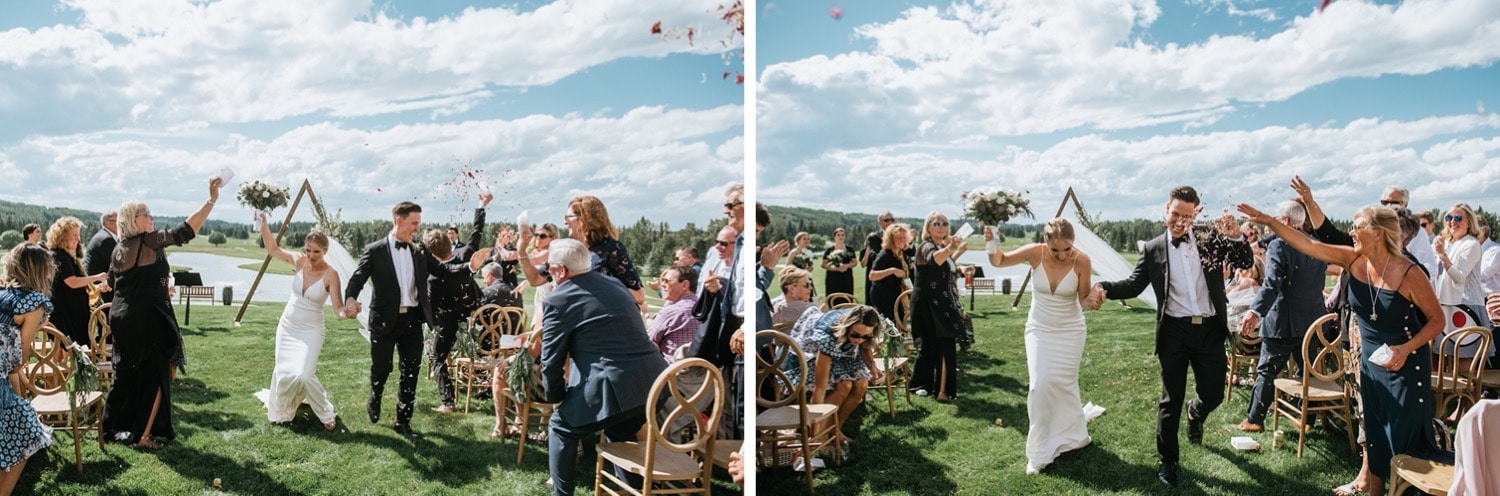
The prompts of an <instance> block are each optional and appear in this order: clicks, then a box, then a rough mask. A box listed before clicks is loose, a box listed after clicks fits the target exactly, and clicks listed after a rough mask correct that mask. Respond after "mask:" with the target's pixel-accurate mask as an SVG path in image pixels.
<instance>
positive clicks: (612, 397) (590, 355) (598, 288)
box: [541, 206, 666, 496]
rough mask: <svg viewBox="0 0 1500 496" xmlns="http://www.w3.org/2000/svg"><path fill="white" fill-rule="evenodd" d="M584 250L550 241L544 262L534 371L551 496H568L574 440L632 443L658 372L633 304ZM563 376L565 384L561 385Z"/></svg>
mask: <svg viewBox="0 0 1500 496" xmlns="http://www.w3.org/2000/svg"><path fill="white" fill-rule="evenodd" d="M601 207H602V206H601ZM575 222H576V221H575ZM590 251H591V250H588V249H586V248H585V247H584V245H583V244H582V243H581V242H579V241H578V240H558V241H557V242H556V243H553V248H552V251H551V253H550V254H549V258H548V260H547V262H548V263H547V271H548V272H550V273H552V278H553V280H555V281H557V289H555V290H554V291H553V292H552V294H551V295H549V296H548V297H547V303H546V304H545V305H544V308H545V309H546V310H544V313H543V314H542V322H543V323H542V334H541V337H542V354H541V370H542V389H543V393H544V396H545V397H544V400H545V401H546V402H548V403H557V407H556V408H555V409H554V410H553V411H552V420H551V422H550V423H549V424H548V425H549V431H550V436H549V437H548V439H547V441H548V447H547V448H548V449H547V453H548V457H547V467H548V471H549V472H550V473H551V475H552V482H553V484H552V494H554V495H557V496H567V495H571V494H573V487H574V470H573V469H574V467H575V466H576V463H577V460H576V458H577V457H576V456H575V455H576V454H577V451H578V443H579V441H580V440H583V439H585V438H590V437H597V436H598V435H599V434H598V433H600V432H603V433H604V434H605V436H606V437H607V438H608V439H609V441H611V442H616V441H633V440H635V439H636V432H637V431H638V430H639V429H640V428H641V425H643V424H645V422H646V395H647V392H648V391H649V390H650V389H651V384H652V383H653V382H654V381H656V377H657V376H658V375H661V372H662V371H663V370H665V369H666V362H665V361H663V360H662V358H661V353H660V352H659V351H658V350H657V348H656V347H655V346H653V345H652V344H651V342H650V341H649V340H647V339H646V329H645V326H644V325H643V323H642V322H641V318H640V315H639V312H638V311H636V307H637V306H638V305H639V303H638V302H639V300H635V298H636V297H635V296H634V295H632V294H631V293H630V291H627V290H626V288H625V287H622V286H621V285H620V284H619V281H618V280H617V279H616V278H615V277H612V276H609V275H606V274H602V273H599V272H595V271H593V270H592V267H591V266H592V265H594V264H591V263H590V260H589V258H590ZM632 300H635V301H634V302H633V301H632ZM570 359H571V363H572V367H569V366H568V363H569V360H570ZM565 369H566V370H571V372H572V374H573V375H572V377H568V378H566V379H564V377H563V374H564V370H565ZM615 472H616V475H617V476H618V477H620V478H621V479H622V480H629V479H628V478H627V476H626V474H625V473H623V471H622V470H618V469H617V470H616V471H615Z"/></svg>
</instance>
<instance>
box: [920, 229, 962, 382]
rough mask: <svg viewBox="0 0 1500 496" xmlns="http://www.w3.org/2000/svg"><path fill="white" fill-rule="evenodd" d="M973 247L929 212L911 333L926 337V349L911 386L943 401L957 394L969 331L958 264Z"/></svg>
mask: <svg viewBox="0 0 1500 496" xmlns="http://www.w3.org/2000/svg"><path fill="white" fill-rule="evenodd" d="M968 249H969V248H968V245H967V244H966V243H964V240H962V239H959V238H958V237H957V236H949V235H948V217H947V216H945V215H943V214H940V213H937V212H932V213H929V214H927V220H926V221H924V222H923V223H922V244H921V245H920V246H918V247H917V263H916V267H915V276H914V277H913V279H912V295H911V331H912V337H913V338H915V339H920V340H922V352H921V355H920V356H918V358H917V365H916V368H915V369H914V370H913V372H912V378H911V386H910V387H911V389H912V390H914V391H915V392H916V393H917V394H918V395H921V396H926V395H928V394H932V395H933V396H934V397H936V399H937V400H938V401H942V402H947V401H952V400H954V399H956V398H957V396H958V339H959V338H960V337H963V335H964V333H965V332H967V329H966V326H965V325H964V321H963V317H962V316H963V309H962V308H960V307H959V303H958V293H957V289H956V288H957V286H955V285H954V279H955V276H954V274H956V273H957V269H956V268H955V265H954V262H955V261H956V260H958V257H959V256H961V255H963V253H964V252H965V251H967V250H968Z"/></svg>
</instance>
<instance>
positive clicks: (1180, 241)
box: [1172, 234, 1188, 247]
mask: <svg viewBox="0 0 1500 496" xmlns="http://www.w3.org/2000/svg"><path fill="white" fill-rule="evenodd" d="M1186 242H1188V235H1186V234H1184V235H1181V236H1178V237H1175V238H1172V246H1173V247H1177V246H1182V244H1183V243H1186Z"/></svg>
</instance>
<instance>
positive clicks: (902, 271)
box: [869, 224, 911, 321]
mask: <svg viewBox="0 0 1500 496" xmlns="http://www.w3.org/2000/svg"><path fill="white" fill-rule="evenodd" d="M908 229H909V228H908V227H907V226H906V225H905V224H893V225H891V226H890V227H887V228H885V234H884V236H882V237H881V241H880V247H881V248H880V253H879V254H877V255H875V261H874V262H873V263H871V264H870V302H869V303H870V306H872V307H875V310H877V311H879V312H880V315H881V316H883V317H885V318H888V319H891V320H893V321H894V320H896V312H895V309H896V298H898V297H900V296H901V292H902V291H906V278H907V276H909V275H910V274H911V267H909V266H907V265H906V260H905V259H903V258H902V257H901V252H902V251H904V250H906V245H908V244H910V243H911V238H910V235H909V234H908V232H909V231H908Z"/></svg>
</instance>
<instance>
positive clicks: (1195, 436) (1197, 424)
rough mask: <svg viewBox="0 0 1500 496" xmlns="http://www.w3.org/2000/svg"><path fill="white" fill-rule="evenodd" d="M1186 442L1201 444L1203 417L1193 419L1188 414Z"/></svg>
mask: <svg viewBox="0 0 1500 496" xmlns="http://www.w3.org/2000/svg"><path fill="white" fill-rule="evenodd" d="M1188 442H1190V443H1193V444H1203V419H1195V418H1193V416H1192V415H1189V416H1188Z"/></svg>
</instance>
